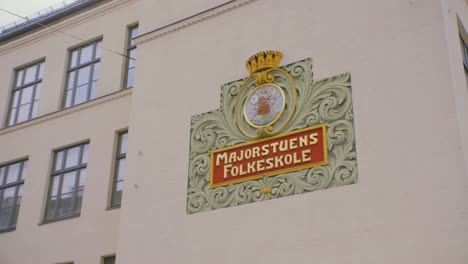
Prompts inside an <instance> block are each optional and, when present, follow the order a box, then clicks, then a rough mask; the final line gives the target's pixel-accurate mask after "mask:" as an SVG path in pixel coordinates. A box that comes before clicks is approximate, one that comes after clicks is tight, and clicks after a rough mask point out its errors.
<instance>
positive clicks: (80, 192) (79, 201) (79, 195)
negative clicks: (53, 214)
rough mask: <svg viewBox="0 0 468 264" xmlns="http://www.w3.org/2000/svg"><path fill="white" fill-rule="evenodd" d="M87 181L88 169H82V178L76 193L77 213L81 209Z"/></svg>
mask: <svg viewBox="0 0 468 264" xmlns="http://www.w3.org/2000/svg"><path fill="white" fill-rule="evenodd" d="M85 181H86V169H82V170H80V179H79V183H78V192H77V194H76V206H75V213H79V212H80V211H81V204H82V201H83V191H84V184H85Z"/></svg>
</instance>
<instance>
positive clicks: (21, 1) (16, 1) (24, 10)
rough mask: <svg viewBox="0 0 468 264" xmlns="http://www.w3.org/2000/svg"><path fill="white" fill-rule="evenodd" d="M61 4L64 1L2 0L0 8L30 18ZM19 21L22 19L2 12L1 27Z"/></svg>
mask: <svg viewBox="0 0 468 264" xmlns="http://www.w3.org/2000/svg"><path fill="white" fill-rule="evenodd" d="M67 1H71V0H67ZM60 2H63V0H0V8H2V9H5V10H8V11H11V12H13V13H16V14H18V15H20V16H28V15H31V14H32V13H35V12H37V11H39V10H42V9H45V8H48V7H50V6H52V5H55V4H58V3H60ZM18 19H20V18H19V17H15V16H13V15H10V14H7V13H5V12H3V11H1V10H0V26H4V25H6V24H8V23H11V22H13V21H16V20H18Z"/></svg>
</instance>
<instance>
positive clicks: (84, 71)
mask: <svg viewBox="0 0 468 264" xmlns="http://www.w3.org/2000/svg"><path fill="white" fill-rule="evenodd" d="M90 71H91V66H86V67H84V68H81V69H79V70H78V80H77V84H76V85H77V86H80V85H83V84H86V83H88V82H89V74H90Z"/></svg>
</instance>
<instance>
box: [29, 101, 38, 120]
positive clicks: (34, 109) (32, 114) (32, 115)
mask: <svg viewBox="0 0 468 264" xmlns="http://www.w3.org/2000/svg"><path fill="white" fill-rule="evenodd" d="M38 107H39V101H34V103H33V110H32V113H31V118H35V117H36V116H37V111H38Z"/></svg>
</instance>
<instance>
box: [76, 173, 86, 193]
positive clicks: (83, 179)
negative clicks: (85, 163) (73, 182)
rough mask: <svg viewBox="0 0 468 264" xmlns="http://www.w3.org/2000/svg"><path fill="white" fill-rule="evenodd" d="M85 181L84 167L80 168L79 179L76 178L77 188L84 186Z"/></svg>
mask: <svg viewBox="0 0 468 264" xmlns="http://www.w3.org/2000/svg"><path fill="white" fill-rule="evenodd" d="M85 182H86V169H81V170H80V179H79V180H78V188H79V189H81V188H84V185H85Z"/></svg>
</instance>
